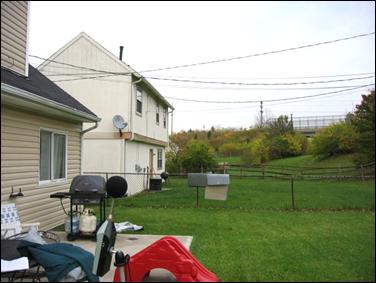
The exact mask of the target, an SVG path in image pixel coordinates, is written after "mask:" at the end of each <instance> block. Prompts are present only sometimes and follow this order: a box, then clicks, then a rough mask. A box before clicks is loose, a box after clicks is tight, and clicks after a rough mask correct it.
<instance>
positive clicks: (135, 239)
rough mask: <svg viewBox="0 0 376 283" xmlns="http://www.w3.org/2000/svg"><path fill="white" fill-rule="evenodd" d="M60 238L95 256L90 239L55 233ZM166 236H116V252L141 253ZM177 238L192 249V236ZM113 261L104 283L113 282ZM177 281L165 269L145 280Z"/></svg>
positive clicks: (155, 272)
mask: <svg viewBox="0 0 376 283" xmlns="http://www.w3.org/2000/svg"><path fill="white" fill-rule="evenodd" d="M54 233H56V234H57V235H58V236H59V237H60V241H61V242H67V243H70V244H73V245H77V246H79V247H81V248H83V249H85V250H87V251H89V252H91V253H92V254H93V255H94V254H95V244H96V242H95V241H93V240H90V239H83V238H78V239H76V240H74V241H68V240H67V238H66V233H65V232H61V231H54ZM164 236H166V235H140V234H133V233H132V234H131V233H130V232H128V234H118V235H117V236H116V242H115V250H122V251H123V252H124V254H129V255H130V256H132V255H134V254H136V253H137V252H139V251H141V250H142V249H144V248H145V247H147V246H149V245H150V244H152V243H154V242H155V241H157V240H159V239H160V238H162V237H164ZM174 237H176V238H177V239H178V240H179V241H180V242H181V243H182V244H183V245H184V246H185V247H186V248H187V249H188V250H189V249H190V246H191V243H192V238H193V237H192V236H174ZM113 262H114V261H113V260H112V263H111V270H110V271H109V272H108V273H107V274H105V275H104V276H103V277H101V281H102V282H112V280H113V277H114V272H115V266H114V265H113ZM174 281H176V280H175V278H174V276H173V275H172V274H171V273H170V272H168V271H166V270H163V269H154V270H153V271H152V272H150V275H149V276H148V277H147V278H145V282H174Z"/></svg>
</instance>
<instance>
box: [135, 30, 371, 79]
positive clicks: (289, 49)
mask: <svg viewBox="0 0 376 283" xmlns="http://www.w3.org/2000/svg"><path fill="white" fill-rule="evenodd" d="M372 34H375V32H370V33H364V34H358V35H354V36H350V37H344V38H339V39H334V40H329V41H323V42H318V43H312V44H307V45H301V46H297V47H290V48H285V49H280V50H274V51H268V52H261V53H256V54H250V55H245V56H238V57H232V58H226V59H218V60H212V61H206V62H199V63H193V64H184V65H177V66H171V67H164V68H156V69H149V70H143V71H141V73H146V72H155V71H163V70H170V69H178V68H187V67H194V66H200V65H208V64H213V63H219V62H228V61H233V60H239V59H245V58H251V57H257V56H263V55H269V54H276V53H282V52H286V51H292V50H298V49H303V48H309V47H314V46H319V45H324V44H329V43H335V42H339V41H345V40H350V39H355V38H359V37H365V36H370V35H372Z"/></svg>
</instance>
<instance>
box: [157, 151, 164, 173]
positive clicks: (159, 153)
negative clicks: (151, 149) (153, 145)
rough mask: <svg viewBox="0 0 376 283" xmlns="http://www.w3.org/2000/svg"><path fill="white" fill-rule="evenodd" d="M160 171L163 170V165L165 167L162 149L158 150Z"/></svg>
mask: <svg viewBox="0 0 376 283" xmlns="http://www.w3.org/2000/svg"><path fill="white" fill-rule="evenodd" d="M157 165H158V170H161V169H162V165H163V159H162V149H160V148H159V149H158V163H157Z"/></svg>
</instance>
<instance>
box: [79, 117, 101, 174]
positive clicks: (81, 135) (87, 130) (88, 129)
mask: <svg viewBox="0 0 376 283" xmlns="http://www.w3.org/2000/svg"><path fill="white" fill-rule="evenodd" d="M96 128H98V122H95V125H94V126H92V127H90V128H87V129H86V130H83V131H81V132H80V137H81V162H80V163H81V166H80V167H81V170H80V171H81V175H83V173H84V172H83V166H82V161H83V160H82V158H83V140H84V134H86V133H87V132H89V131H91V130H94V129H96Z"/></svg>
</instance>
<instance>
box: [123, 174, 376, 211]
mask: <svg viewBox="0 0 376 283" xmlns="http://www.w3.org/2000/svg"><path fill="white" fill-rule="evenodd" d="M163 187H164V188H163V190H162V191H161V192H152V191H146V192H144V193H141V194H140V195H138V196H137V197H132V198H129V199H127V201H126V202H124V204H123V205H125V206H133V207H170V208H180V207H187V208H191V207H195V206H196V203H197V200H196V194H197V191H196V190H197V189H196V188H192V187H188V184H187V179H186V178H180V177H173V178H169V179H168V182H167V184H164V185H163ZM293 191H294V206H295V208H296V209H315V210H319V209H337V210H338V209H374V207H375V182H374V181H368V182H355V181H346V182H345V181H296V180H295V181H294V182H293ZM198 202H199V207H203V208H226V209H291V208H292V189H291V181H290V180H274V179H260V178H243V179H242V178H235V177H230V185H229V191H228V198H227V200H226V201H216V200H206V199H205V198H204V188H199V201H198Z"/></svg>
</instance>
